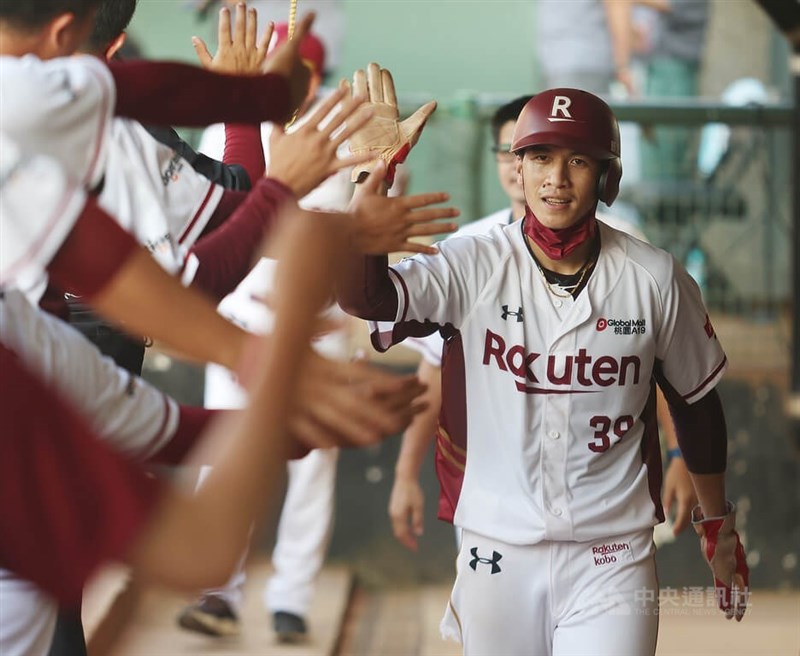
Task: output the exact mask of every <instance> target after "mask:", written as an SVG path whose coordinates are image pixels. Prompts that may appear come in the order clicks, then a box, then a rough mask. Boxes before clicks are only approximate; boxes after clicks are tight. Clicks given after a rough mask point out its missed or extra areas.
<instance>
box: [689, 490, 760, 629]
mask: <svg viewBox="0 0 800 656" xmlns="http://www.w3.org/2000/svg"><path fill="white" fill-rule="evenodd" d="M692 526H694V530H695V531H696V532H697V535H698V536H700V548H701V549H702V551H703V555H704V556H705V557H706V561H708V564H709V566H710V567H711V572H712V574H713V575H714V588H715V592H716V596H717V603H718V604H719V607H720V608H721V609H722V611H723V612H724V613H725V617H727V618H728V619H731V618H732V617H735V618H736V621H737V622H741V621H742V617H744V612H745V610H747V598H748V597H749V595H750V588H749V585H750V570H749V569H748V567H747V560H746V558H745V554H744V547H743V546H742V543H741V541H740V540H739V534H738V533H737V532H736V507H735V506H734V505H733V503H731V502H730V501H728V514H727V515H725V516H724V517H706V518H704V517H703V511H702V510H701V508H700V506H695V507H694V509H693V510H692Z"/></svg>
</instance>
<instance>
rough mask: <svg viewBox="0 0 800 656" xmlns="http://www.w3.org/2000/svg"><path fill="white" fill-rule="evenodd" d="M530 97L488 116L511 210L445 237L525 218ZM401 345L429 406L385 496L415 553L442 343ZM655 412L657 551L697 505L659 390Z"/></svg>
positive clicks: (404, 446) (625, 225)
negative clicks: (521, 122)
mask: <svg viewBox="0 0 800 656" xmlns="http://www.w3.org/2000/svg"><path fill="white" fill-rule="evenodd" d="M531 98H532V96H529V95H526V96H521V97H519V98H516V99H514V100H512V101H511V102H509V103H507V104H505V105H502V106H501V107H499V108H498V109H497V111H496V112H495V113H494V114H493V115H492V119H491V121H490V127H491V133H492V143H493V145H492V151H493V152H494V154H495V158H496V161H497V177H498V181H499V182H500V186H501V187H502V189H503V191H504V193H505V194H506V196H507V197H508V200H509V202H510V207H508V208H505V209H503V210H499V211H497V212H494V213H492V214H490V215H489V216H487V217H484V218H482V219H478V220H477V221H473V222H471V223H468V224H466V225H465V226H463V227H462V228H461V229H460V230H458V232H456V233H454V234H453V235H451V236H450V237H449V238H451V239H452V238H455V237H459V236H467V235H482V234H486V233H488V232H490V231H491V229H492V228H493V227H495V226H497V225H509V224H511V223H513V222H514V221H515V220H519V219H521V218H522V217H523V216H524V215H525V194H524V193H523V190H522V186H521V185H520V184H519V181H518V180H517V172H516V156H515V155H514V153H512V152H510V150H509V148H510V147H511V137H512V135H513V133H514V126H515V124H516V121H517V117H518V116H519V113H520V112H521V111H522V108H523V107H524V106H525V104H526V103H527V102H528V101H529V100H530V99H531ZM597 218H598V219H600V220H601V221H602V222H603V223H605V224H607V225H610V226H612V227H613V228H616V229H618V230H622V231H623V232H627V233H628V234H631V235H633V236H634V237H636V238H637V239H641V240H643V241H647V238H646V237H645V235H644V233H643V232H642V231H641V230H639V229H638V228H637V227H636V226H635V225H633V224H632V223H629V222H627V221H624V220H621V219H618V218H616V217H615V216H613V215H609V214H605V213H603V214H601V213H598V214H597ZM404 345H405V346H408V347H410V348H412V349H413V350H415V351H418V352H419V353H420V354H421V355H422V360H421V361H420V364H419V367H418V369H417V376H418V377H419V379H420V380H421V381H423V382H425V383H426V384H427V385H428V390H427V392H426V393H425V401H426V402H427V403H428V407H427V408H426V409H425V410H424V411H423V412H421V413H419V414H418V415H417V416H416V417H414V419H413V420H412V422H411V424H409V426H408V428H407V429H406V430H405V432H404V433H403V439H402V443H401V445H400V452H399V454H398V457H397V463H396V465H395V479H394V484H393V485H392V492H391V495H390V497H389V517H390V519H391V522H392V530H393V532H394V535H395V537H396V538H397V540H398V541H399V542H400V543H401V544H403V545H404V546H406V547H408V548H409V549H412V550H414V551H416V549H417V546H418V544H417V540H418V538H419V537H420V536H421V535H422V534H423V531H424V520H423V518H424V512H423V510H424V503H425V497H424V493H423V490H422V487H421V485H420V482H419V475H420V469H421V467H422V464H423V461H424V459H425V455H426V453H427V452H428V449H429V447H430V444H431V442H432V441H433V439H434V437H435V436H436V428H437V425H438V419H439V410H440V409H441V406H442V392H441V387H442V385H441V366H442V348H443V346H444V342H443V340H442V337H441V335H439V333H438V332H436V333H433V334H432V335H429V336H428V337H424V338H414V337H410V338H408V339H406V341H405V342H404ZM657 413H658V421H659V427H660V428H661V432H662V434H663V437H664V441H665V443H666V451H667V458H668V462H667V468H666V471H665V475H664V493H663V495H662V498H663V505H664V509H665V512H667V513H669V511H670V509H671V508H672V506H673V505H674V506H675V522H674V524H673V525H672V526H670V528H671V529H672V530H671V531H670V528H667V527H666V526H665V525H663V524H660V525H659V526H658V528H657V530H656V546H658V545H659V530H658V529H660V528H662V527H664V531H663V532H661V533H662V535H663V537H662V539H663V540H665V541H666V540H670V539H674V535H677V533H679V532H680V531H682V530H684V529H685V528H687V527H688V526H689V519H690V516H691V510H692V508H693V507H694V506H695V505H696V504H697V496H696V495H695V493H694V487H693V485H692V481H691V478H690V477H689V473H688V471H687V469H686V465H685V463H684V462H683V458H682V457H681V455H680V448H679V447H678V442H677V436H676V435H675V429H674V427H673V425H672V418H671V417H670V415H669V408H668V407H667V404H666V401H665V399H664V396H663V394H662V393H661V392H660V391H659V392H658V398H657ZM443 452H444V451H441V452H439V453H443ZM667 521H669V517H668V518H667Z"/></svg>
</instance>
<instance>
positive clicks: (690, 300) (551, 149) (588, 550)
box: [339, 89, 748, 656]
mask: <svg viewBox="0 0 800 656" xmlns="http://www.w3.org/2000/svg"><path fill="white" fill-rule="evenodd" d="M511 150H512V152H514V153H516V154H517V156H518V159H517V164H516V166H517V174H518V177H519V180H520V182H521V184H522V186H523V190H524V193H525V200H526V213H525V217H524V219H523V221H522V222H521V223H514V224H511V225H510V226H506V227H502V226H498V227H496V228H494V229H493V230H492V231H491V232H490V233H489V234H487V235H480V236H475V237H469V238H460V239H451V240H446V241H444V242H442V243H441V244H440V246H439V250H440V253H439V255H435V256H415V257H412V258H409V259H407V260H404V261H402V262H400V263H399V264H397V265H395V266H393V267H391V268H389V267H388V264H387V262H386V259H385V258H383V259H381V258H368V260H370V261H369V262H368V264H367V266H364V262H359V263H358V266H356V262H355V261H354V266H353V268H352V271H351V276H352V277H351V280H350V282H349V284H348V285H347V286H346V288H345V289H343V290H341V291H340V296H339V300H340V304H341V305H342V307H344V308H345V309H346V310H348V311H349V312H352V313H354V314H357V315H358V316H361V317H363V318H367V319H371V320H381V321H393V322H394V325H393V327H392V328H391V329H389V330H382V329H380V328H379V327H378V326H377V325H376V326H375V332H374V333H373V344H375V346H376V347H377V348H379V349H385V348H388V347H389V346H391V345H392V344H393V343H397V342H399V341H401V340H402V339H404V338H405V337H407V336H410V335H423V334H425V333H430V332H431V331H432V330H435V329H437V328H438V329H439V330H440V331H441V332H442V334H443V336H444V337H445V341H446V346H445V354H444V356H443V369H442V376H443V403H442V413H441V416H440V427H439V434H438V436H437V458H436V466H437V474H438V476H439V480H440V483H441V487H442V496H441V499H440V504H439V515H440V517H441V518H443V519H447V520H450V521H453V522H454V523H455V525H456V526H458V527H459V528H461V529H462V536H463V539H462V543H461V548H460V552H459V555H458V561H457V578H456V583H455V586H454V589H453V593H452V596H451V600H450V603H449V604H448V608H447V610H446V614H445V617H444V619H443V622H442V632H443V634H444V635H446V636H451V637H454V638H456V639H459V640H461V641H462V642H463V644H464V653H465V654H466V655H467V656H470V655H472V654H489V653H503V654H537V655H539V654H555V655H557V656H563V655H565V654H575V655H577V654H582V655H584V654H608V655H609V656H610V655H612V654H614V655H619V654H632V655H633V654H636V655H639V654H653V653H654V652H655V643H656V635H657V628H658V617H657V599H658V594H657V589H658V583H657V580H656V574H655V562H654V547H653V541H652V529H653V526H654V525H655V524H657V523H658V522H661V521H663V519H664V514H663V509H662V507H661V503H660V500H659V496H658V491H659V489H660V484H661V480H660V479H661V462H660V451H659V446H658V435H657V431H656V418H655V384H654V380H658V382H659V385H660V386H661V388H662V389H663V390H664V391H665V394H666V396H667V399H668V401H669V403H670V407H671V410H672V413H673V415H674V418H675V424H676V429H677V432H678V439H679V443H680V446H681V449H682V450H683V453H684V457H685V459H686V463H687V466H688V468H689V470H690V472H691V473H692V480H693V483H694V485H695V488H696V490H697V493H698V497H699V500H700V505H699V506H698V507H697V508H696V509H695V511H694V517H693V520H694V522H695V528H696V530H697V531H698V534H699V535H700V536H701V543H702V549H703V553H704V555H705V557H706V558H707V560H708V561H709V563H710V566H711V568H712V572H713V574H714V581H715V585H716V587H717V592H718V603H719V605H720V607H721V608H722V609H723V610H724V611H725V614H726V616H727V617H728V618H731V617H734V616H735V617H736V618H737V619H741V618H742V616H743V614H744V610H745V607H746V591H747V585H748V572H747V565H746V563H745V560H744V551H743V549H742V546H741V543H740V541H739V539H738V535H737V534H736V531H735V528H734V521H735V520H734V518H735V512H734V508H733V506H732V504H730V502H727V501H726V500H725V483H724V471H725V454H726V446H725V445H726V434H725V423H724V417H723V414H722V408H721V404H720V402H719V397H718V394H717V393H716V391H715V389H714V388H715V386H716V384H717V383H718V382H719V380H720V378H721V377H722V375H723V373H724V371H725V368H726V365H727V361H726V358H725V354H724V352H723V350H722V348H721V346H720V344H719V341H718V340H717V338H716V335H715V333H714V330H713V327H712V325H711V322H710V321H709V319H708V314H707V313H706V310H705V308H704V306H703V302H702V299H701V296H700V292H699V289H698V288H697V285H696V284H695V283H694V281H693V280H692V279H691V278H690V277H689V275H688V274H687V273H686V271H685V270H684V269H683V268H682V267H681V266H680V265H679V264H678V263H677V262H676V261H675V260H674V259H673V258H672V257H671V256H670V255H669V254H667V253H665V252H664V251H661V250H659V249H657V248H654V247H652V246H650V245H648V244H645V243H643V242H641V241H639V240H637V239H634V238H632V237H630V236H628V235H626V234H624V233H622V232H620V231H618V230H615V229H613V228H611V227H608V226H606V225H605V224H603V223H602V222H599V221H597V220H596V218H595V211H596V206H597V203H598V201H599V200H603V201H604V202H606V203H607V204H611V203H613V201H614V199H615V198H616V195H617V193H618V190H619V180H620V178H621V175H622V166H621V162H620V160H619V129H618V125H617V121H616V119H615V117H614V115H613V113H612V112H611V110H610V109H609V108H608V106H607V105H606V104H605V103H604V102H603V101H602V100H600V99H599V98H597V97H596V96H593V95H592V94H589V93H587V92H583V91H579V90H575V89H552V90H548V91H545V92H542V93H540V94H538V95H537V96H536V97H535V98H534V99H532V100H531V101H530V102H529V103H528V104H527V105H526V106H525V108H524V109H523V111H522V113H521V115H520V117H519V119H518V121H517V124H516V127H515V130H514V135H513V139H512V145H511ZM372 191H374V188H367V189H365V190H364V193H365V194H369V193H370V192H372ZM365 272H369V276H368V277H365Z"/></svg>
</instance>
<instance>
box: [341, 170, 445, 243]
mask: <svg viewBox="0 0 800 656" xmlns="http://www.w3.org/2000/svg"><path fill="white" fill-rule="evenodd" d="M385 168H386V164H385V163H384V162H378V163H377V164H376V166H375V168H374V169H373V170H372V172H371V173H370V175H369V177H368V178H367V181H366V182H365V183H364V184H362V185H359V186H358V188H357V189H356V192H355V194H354V195H353V201H352V202H351V203H350V208H349V210H350V212H351V213H352V215H353V219H354V221H355V225H354V228H353V233H352V238H353V246H354V247H355V249H356V250H358V252H360V253H365V254H367V255H385V254H387V253H399V252H410V253H427V254H429V255H433V254H436V253H438V252H439V250H438V249H437V248H436V247H434V246H426V245H424V244H418V243H416V242H413V241H411V239H412V238H413V237H426V236H430V235H437V234H440V233H445V232H453V231H454V230H456V229H457V228H458V225H456V224H455V223H435V222H436V221H437V220H438V219H447V218H452V217H455V216H458V215H459V211H458V210H457V209H456V208H454V207H430V205H435V204H436V203H443V202H444V201H446V200H448V199H449V198H450V196H449V195H448V194H446V193H441V192H435V193H429V194H418V195H416V196H396V197H394V198H388V197H387V196H384V195H383V194H381V193H380V186H381V183H382V181H383V177H384V172H385Z"/></svg>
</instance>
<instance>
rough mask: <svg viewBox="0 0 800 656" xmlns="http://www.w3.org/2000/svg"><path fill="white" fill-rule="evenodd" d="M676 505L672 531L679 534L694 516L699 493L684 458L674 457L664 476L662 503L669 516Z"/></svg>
mask: <svg viewBox="0 0 800 656" xmlns="http://www.w3.org/2000/svg"><path fill="white" fill-rule="evenodd" d="M673 504H674V506H675V519H674V520H673V528H672V532H673V534H674V535H678V533H680V532H681V531H683V530H684V529H685V528H686V527H687V526H689V520H690V519H691V517H692V508H694V507H695V506H696V505H697V493H696V492H695V490H694V485H692V478H691V476H689V470H688V469H686V463H685V462H684V461H683V458H680V457H677V458H673V459H672V460H671V461H670V463H669V466H668V467H667V471H666V474H665V476H664V496H663V498H662V505H663V506H664V512H665V513H666V514H667V516H669V515H670V514H671V513H672V506H673Z"/></svg>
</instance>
